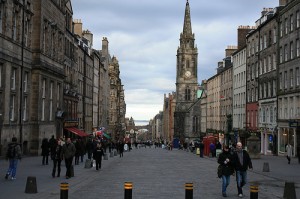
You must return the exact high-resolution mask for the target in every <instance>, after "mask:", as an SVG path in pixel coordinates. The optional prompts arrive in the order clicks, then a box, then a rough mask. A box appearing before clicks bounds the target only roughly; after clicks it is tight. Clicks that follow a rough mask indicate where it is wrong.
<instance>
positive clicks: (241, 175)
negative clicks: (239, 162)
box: [236, 171, 247, 194]
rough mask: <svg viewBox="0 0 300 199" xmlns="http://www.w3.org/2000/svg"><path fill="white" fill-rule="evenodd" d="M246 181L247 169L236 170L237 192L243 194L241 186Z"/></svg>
mask: <svg viewBox="0 0 300 199" xmlns="http://www.w3.org/2000/svg"><path fill="white" fill-rule="evenodd" d="M246 183H247V171H236V186H237V189H238V194H243V189H242V188H243V186H244V185H245V184H246Z"/></svg>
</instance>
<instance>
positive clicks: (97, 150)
mask: <svg viewBox="0 0 300 199" xmlns="http://www.w3.org/2000/svg"><path fill="white" fill-rule="evenodd" d="M102 156H104V150H103V147H102V144H101V143H97V146H96V148H95V150H94V153H93V158H94V160H95V162H96V170H97V171H98V170H99V169H101V162H102Z"/></svg>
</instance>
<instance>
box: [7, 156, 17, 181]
mask: <svg viewBox="0 0 300 199" xmlns="http://www.w3.org/2000/svg"><path fill="white" fill-rule="evenodd" d="M17 166H18V159H9V168H8V170H7V174H8V175H11V177H12V178H15V177H16V172H17Z"/></svg>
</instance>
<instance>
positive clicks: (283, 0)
mask: <svg viewBox="0 0 300 199" xmlns="http://www.w3.org/2000/svg"><path fill="white" fill-rule="evenodd" d="M287 3H288V0H279V6H285V5H286V4H287Z"/></svg>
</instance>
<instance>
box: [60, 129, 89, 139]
mask: <svg viewBox="0 0 300 199" xmlns="http://www.w3.org/2000/svg"><path fill="white" fill-rule="evenodd" d="M65 129H66V130H67V131H70V132H71V133H74V134H76V135H78V136H80V137H86V136H89V135H88V134H87V133H86V132H84V131H82V130H79V129H78V128H75V127H70V128H65Z"/></svg>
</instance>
